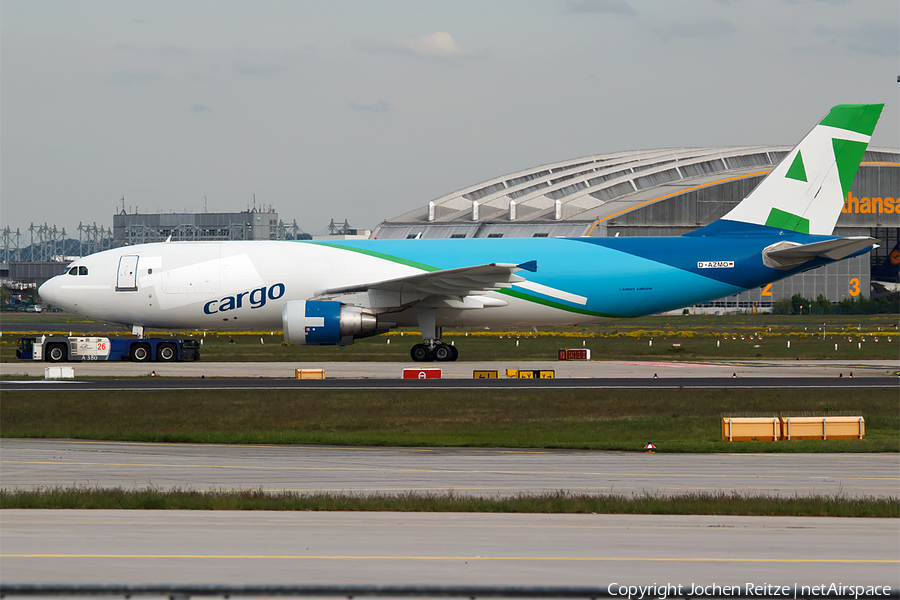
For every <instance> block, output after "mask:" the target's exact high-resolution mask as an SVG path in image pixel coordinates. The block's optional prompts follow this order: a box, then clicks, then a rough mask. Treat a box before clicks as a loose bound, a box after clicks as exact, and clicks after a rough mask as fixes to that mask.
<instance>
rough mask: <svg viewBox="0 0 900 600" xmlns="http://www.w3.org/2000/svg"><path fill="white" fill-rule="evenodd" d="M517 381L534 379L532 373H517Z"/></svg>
mask: <svg viewBox="0 0 900 600" xmlns="http://www.w3.org/2000/svg"><path fill="white" fill-rule="evenodd" d="M517 377H518V378H519V379H534V378H535V377H534V371H519V372H518V373H517Z"/></svg>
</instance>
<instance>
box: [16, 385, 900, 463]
mask: <svg viewBox="0 0 900 600" xmlns="http://www.w3.org/2000/svg"><path fill="white" fill-rule="evenodd" d="M747 412H753V413H757V414H776V413H779V412H780V413H785V414H798V413H806V412H822V413H829V412H833V413H837V412H840V413H841V414H860V415H862V416H863V417H865V419H866V439H864V440H827V441H822V440H795V441H781V442H730V443H729V442H726V441H722V440H721V439H720V437H721V434H720V416H721V414H722V413H747ZM0 435H2V436H3V437H35V438H80V439H104V440H128V441H156V442H194V443H237V444H241V443H258V444H334V445H362V446H469V447H509V448H584V449H598V450H632V451H637V450H640V449H641V448H643V446H644V445H645V444H646V443H647V442H653V444H654V445H656V446H657V447H658V451H660V452H897V451H898V450H900V416H898V411H897V393H896V390H850V389H848V390H830V391H828V392H827V394H823V393H822V392H819V391H814V390H813V391H808V390H795V389H792V390H555V391H553V392H544V391H495V390H491V391H484V392H482V393H479V394H472V393H471V392H469V391H454V390H439V391H432V392H429V393H427V394H423V393H422V392H420V391H413V390H399V391H390V390H370V391H363V392H359V391H341V390H336V391H332V390H273V391H266V392H265V393H259V392H256V391H244V390H233V391H179V392H132V393H129V394H122V393H120V392H89V393H88V392H67V393H64V394H63V393H57V392H49V393H35V392H5V393H4V394H3V402H2V403H0Z"/></svg>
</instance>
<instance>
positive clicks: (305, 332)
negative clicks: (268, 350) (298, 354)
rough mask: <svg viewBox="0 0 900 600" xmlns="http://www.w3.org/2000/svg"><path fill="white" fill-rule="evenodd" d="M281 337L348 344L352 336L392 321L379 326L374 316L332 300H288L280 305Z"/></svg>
mask: <svg viewBox="0 0 900 600" xmlns="http://www.w3.org/2000/svg"><path fill="white" fill-rule="evenodd" d="M281 321H282V324H283V326H284V341H286V342H287V343H289V344H305V345H307V346H330V345H334V344H341V345H347V344H352V343H353V340H354V339H356V338H364V337H369V336H372V335H378V334H379V333H384V332H385V331H387V330H388V329H390V327H391V325H392V324H387V323H385V324H382V326H381V327H379V323H378V318H377V317H376V316H375V315H374V314H372V313H370V312H367V311H365V310H364V309H362V308H359V307H356V306H347V305H346V304H342V303H340V302H335V301H333V300H291V301H290V302H285V303H284V304H283V305H282V307H281Z"/></svg>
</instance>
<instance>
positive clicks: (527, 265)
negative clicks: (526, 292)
mask: <svg viewBox="0 0 900 600" xmlns="http://www.w3.org/2000/svg"><path fill="white" fill-rule="evenodd" d="M516 266H517V267H518V268H520V269H522V270H525V271H531V272H532V273H537V269H538V265H537V261H536V260H529V261H528V262H523V263H522V264H520V265H516Z"/></svg>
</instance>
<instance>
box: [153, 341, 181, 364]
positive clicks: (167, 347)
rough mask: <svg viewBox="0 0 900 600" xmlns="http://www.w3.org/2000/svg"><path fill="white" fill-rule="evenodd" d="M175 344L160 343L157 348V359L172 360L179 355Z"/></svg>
mask: <svg viewBox="0 0 900 600" xmlns="http://www.w3.org/2000/svg"><path fill="white" fill-rule="evenodd" d="M176 354H177V349H176V348H175V344H160V345H159V346H157V348H156V360H158V361H161V362H172V361H174V360H175V359H176V358H177V356H176Z"/></svg>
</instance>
